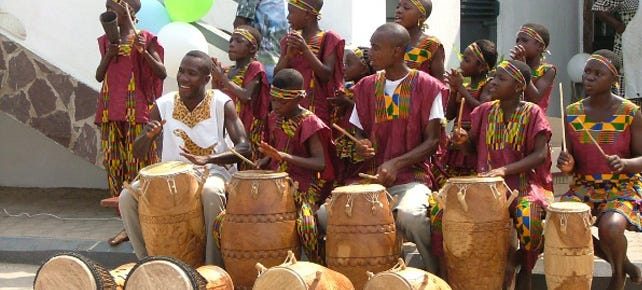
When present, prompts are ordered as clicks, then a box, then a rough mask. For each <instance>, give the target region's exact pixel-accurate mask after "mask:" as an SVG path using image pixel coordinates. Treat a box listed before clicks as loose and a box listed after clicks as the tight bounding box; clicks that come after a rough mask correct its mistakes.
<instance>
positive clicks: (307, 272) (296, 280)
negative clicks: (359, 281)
mask: <svg viewBox="0 0 642 290" xmlns="http://www.w3.org/2000/svg"><path fill="white" fill-rule="evenodd" d="M318 272H320V273H321V274H320V276H319V279H318V280H317V279H316V278H317V273H318ZM252 289H254V290H308V289H315V290H325V289H328V290H330V289H341V290H353V289H355V288H354V286H353V285H352V283H351V282H350V280H349V279H348V277H346V276H344V275H343V274H341V273H339V272H336V271H333V270H330V269H328V268H326V267H323V266H321V265H319V264H315V263H310V262H295V263H293V264H287V263H286V264H282V265H280V266H275V267H272V268H270V269H268V270H266V271H265V272H263V273H261V274H260V275H259V277H258V278H257V279H256V283H254V287H253V288H252Z"/></svg>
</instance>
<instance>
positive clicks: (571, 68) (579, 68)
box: [566, 53, 590, 83]
mask: <svg viewBox="0 0 642 290" xmlns="http://www.w3.org/2000/svg"><path fill="white" fill-rule="evenodd" d="M589 57H590V55H589V54H587V53H578V54H576V55H574V56H573V57H571V60H569V61H568V64H567V65H566V71H568V76H569V77H570V78H571V80H572V81H573V82H576V83H581V82H582V75H583V74H584V66H585V65H586V61H587V60H588V59H589Z"/></svg>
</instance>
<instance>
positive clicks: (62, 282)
mask: <svg viewBox="0 0 642 290" xmlns="http://www.w3.org/2000/svg"><path fill="white" fill-rule="evenodd" d="M118 286H119V285H117V284H116V282H115V281H114V278H113V277H112V276H111V275H110V274H109V271H107V270H106V269H105V268H103V267H102V266H100V265H98V264H97V263H95V262H94V261H92V260H90V259H88V258H85V257H83V256H81V255H79V254H76V253H60V254H56V255H54V256H53V257H51V258H49V259H48V260H47V261H46V262H45V263H43V264H42V265H41V266H40V268H38V271H37V272H36V277H35V279H34V282H33V288H34V289H36V290H58V289H69V290H93V289H96V290H116V289H120V288H117V287H118ZM120 286H122V285H120Z"/></svg>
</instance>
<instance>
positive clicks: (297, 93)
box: [270, 86, 305, 100]
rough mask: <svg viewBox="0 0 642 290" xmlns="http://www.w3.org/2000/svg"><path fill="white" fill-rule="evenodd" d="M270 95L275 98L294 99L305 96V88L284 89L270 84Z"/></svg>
mask: <svg viewBox="0 0 642 290" xmlns="http://www.w3.org/2000/svg"><path fill="white" fill-rule="evenodd" d="M270 95H271V96H272V98H275V99H282V100H294V99H296V98H298V97H301V98H305V90H284V89H279V88H277V87H275V86H272V89H271V90H270Z"/></svg>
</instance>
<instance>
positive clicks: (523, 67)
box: [507, 59, 531, 84]
mask: <svg viewBox="0 0 642 290" xmlns="http://www.w3.org/2000/svg"><path fill="white" fill-rule="evenodd" d="M507 61H508V62H510V63H511V64H513V65H514V66H515V67H516V68H517V69H518V70H519V72H521V73H522V75H524V80H525V81H526V83H527V84H528V83H529V82H530V81H531V67H530V66H528V65H527V64H526V63H524V62H522V61H519V60H514V59H509V60H507Z"/></svg>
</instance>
